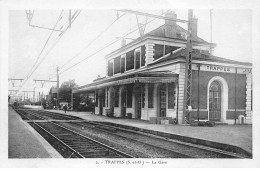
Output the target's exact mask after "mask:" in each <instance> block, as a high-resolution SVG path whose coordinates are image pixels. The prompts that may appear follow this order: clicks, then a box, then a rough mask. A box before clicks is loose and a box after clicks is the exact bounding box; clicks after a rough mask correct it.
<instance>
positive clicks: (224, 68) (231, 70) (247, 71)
mask: <svg viewBox="0 0 260 171" xmlns="http://www.w3.org/2000/svg"><path fill="white" fill-rule="evenodd" d="M192 69H193V70H198V67H197V64H193V66H192ZM200 70H201V71H210V72H225V73H236V69H235V67H229V66H221V65H204V64H202V65H201V66H200ZM237 73H238V74H251V73H252V69H251V68H237Z"/></svg>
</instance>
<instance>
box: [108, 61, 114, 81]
mask: <svg viewBox="0 0 260 171" xmlns="http://www.w3.org/2000/svg"><path fill="white" fill-rule="evenodd" d="M110 62H111V63H113V65H112V66H113V75H111V76H109V75H108V69H109V66H108V64H107V68H108V69H107V76H109V77H112V76H114V75H115V74H114V59H110V60H109V61H108V63H110Z"/></svg>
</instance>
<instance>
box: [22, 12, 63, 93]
mask: <svg viewBox="0 0 260 171" xmlns="http://www.w3.org/2000/svg"><path fill="white" fill-rule="evenodd" d="M62 13H63V10H62V11H61V13H60V15H59V18H58V20H57V22H56V23H55V25H54V28H53V31H54V29H55V28H56V26H57V24H58V22H59V21H60V19H61V18H62V17H61V16H62ZM53 31H52V32H51V33H50V36H51V35H52V33H53ZM63 33H64V32H63ZM50 36H49V37H48V39H47V41H46V42H45V44H44V46H43V48H42V51H41V52H40V55H41V54H42V52H43V50H44V49H45V47H46V45H47V43H48V41H49V39H50ZM61 37H62V36H61V34H60V35H59V37H58V40H57V41H56V42H55V43H54V46H55V45H56V44H57V42H58V41H59V40H60V38H61ZM54 46H53V47H52V48H51V49H50V50H49V51H48V53H47V54H46V55H45V56H44V57H43V58H42V60H41V61H40V63H38V65H37V66H36V64H37V62H38V60H39V56H40V55H39V56H38V57H37V60H36V62H35V63H34V65H33V67H32V69H31V70H30V72H29V74H28V75H27V76H26V78H25V80H24V82H23V85H22V86H21V87H20V89H19V92H20V90H21V89H22V88H23V86H24V85H25V83H26V82H27V80H28V79H29V78H30V77H31V75H32V74H33V73H34V72H35V70H36V69H37V68H38V67H39V65H40V64H41V63H42V61H43V60H44V59H45V58H46V56H47V55H48V54H49V52H50V51H51V50H52V49H53V48H54ZM34 66H36V67H35V68H34ZM33 68H34V69H33ZM19 92H18V93H19Z"/></svg>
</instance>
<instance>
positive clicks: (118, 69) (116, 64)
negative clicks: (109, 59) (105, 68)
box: [114, 56, 121, 74]
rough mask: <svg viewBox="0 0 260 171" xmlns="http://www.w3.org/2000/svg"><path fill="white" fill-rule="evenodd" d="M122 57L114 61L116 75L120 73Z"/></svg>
mask: <svg viewBox="0 0 260 171" xmlns="http://www.w3.org/2000/svg"><path fill="white" fill-rule="evenodd" d="M120 58H121V57H120V56H119V57H116V58H115V59H114V74H118V73H120Z"/></svg>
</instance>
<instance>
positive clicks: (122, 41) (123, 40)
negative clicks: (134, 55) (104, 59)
mask: <svg viewBox="0 0 260 171" xmlns="http://www.w3.org/2000/svg"><path fill="white" fill-rule="evenodd" d="M125 45H126V40H125V39H122V40H121V47H123V46H125Z"/></svg>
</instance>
